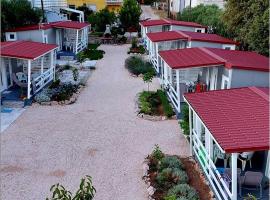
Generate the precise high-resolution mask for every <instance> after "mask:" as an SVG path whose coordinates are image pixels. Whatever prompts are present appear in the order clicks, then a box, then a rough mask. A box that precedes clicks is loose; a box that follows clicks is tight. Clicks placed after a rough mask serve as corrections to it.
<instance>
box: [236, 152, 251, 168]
mask: <svg viewBox="0 0 270 200" xmlns="http://www.w3.org/2000/svg"><path fill="white" fill-rule="evenodd" d="M253 154H254V152H243V153H241V154H239V157H238V159H239V160H240V161H241V162H242V171H245V168H246V164H247V162H248V161H249V166H250V168H252V163H251V159H252V157H253Z"/></svg>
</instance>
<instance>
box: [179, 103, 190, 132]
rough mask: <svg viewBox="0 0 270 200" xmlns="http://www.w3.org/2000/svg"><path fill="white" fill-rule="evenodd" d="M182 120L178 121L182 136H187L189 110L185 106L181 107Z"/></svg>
mask: <svg viewBox="0 0 270 200" xmlns="http://www.w3.org/2000/svg"><path fill="white" fill-rule="evenodd" d="M182 112H183V120H182V121H180V126H181V128H182V129H183V133H184V135H189V109H188V106H187V105H184V106H183V109H182Z"/></svg>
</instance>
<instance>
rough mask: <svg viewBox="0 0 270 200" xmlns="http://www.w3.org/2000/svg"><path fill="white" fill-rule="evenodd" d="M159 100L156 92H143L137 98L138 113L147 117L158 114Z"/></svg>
mask: <svg viewBox="0 0 270 200" xmlns="http://www.w3.org/2000/svg"><path fill="white" fill-rule="evenodd" d="M159 105H160V101H159V98H158V96H157V94H156V92H150V91H143V92H141V93H140V96H139V108H140V113H144V114H148V115H156V114H158V106H159Z"/></svg>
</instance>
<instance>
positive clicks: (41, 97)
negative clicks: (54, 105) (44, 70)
mask: <svg viewBox="0 0 270 200" xmlns="http://www.w3.org/2000/svg"><path fill="white" fill-rule="evenodd" d="M34 99H35V101H36V102H38V103H42V102H49V101H51V97H50V95H49V93H48V91H47V90H46V89H43V90H42V91H41V92H40V93H38V94H36V95H35V97H34Z"/></svg>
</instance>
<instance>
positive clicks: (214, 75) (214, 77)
mask: <svg viewBox="0 0 270 200" xmlns="http://www.w3.org/2000/svg"><path fill="white" fill-rule="evenodd" d="M217 76H218V68H216V67H214V68H212V73H211V80H210V90H216V89H217Z"/></svg>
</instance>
